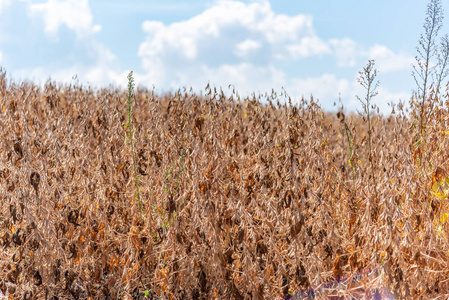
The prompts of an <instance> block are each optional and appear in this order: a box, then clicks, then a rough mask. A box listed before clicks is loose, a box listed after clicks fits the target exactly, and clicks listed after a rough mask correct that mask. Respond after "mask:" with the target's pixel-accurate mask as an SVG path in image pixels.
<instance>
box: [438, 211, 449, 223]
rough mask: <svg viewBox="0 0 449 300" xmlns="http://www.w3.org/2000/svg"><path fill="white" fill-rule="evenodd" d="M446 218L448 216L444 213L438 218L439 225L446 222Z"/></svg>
mask: <svg viewBox="0 0 449 300" xmlns="http://www.w3.org/2000/svg"><path fill="white" fill-rule="evenodd" d="M447 218H448V214H447V213H444V214H443V215H442V216H441V218H440V221H441V223H445V222H446V221H447Z"/></svg>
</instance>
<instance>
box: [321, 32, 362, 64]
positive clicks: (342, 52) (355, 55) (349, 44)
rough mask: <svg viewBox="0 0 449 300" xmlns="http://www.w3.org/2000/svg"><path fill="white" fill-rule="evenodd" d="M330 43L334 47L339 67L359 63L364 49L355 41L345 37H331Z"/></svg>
mask: <svg viewBox="0 0 449 300" xmlns="http://www.w3.org/2000/svg"><path fill="white" fill-rule="evenodd" d="M329 43H330V44H331V45H332V47H333V50H334V53H335V58H336V59H337V66H338V67H354V66H356V65H357V64H358V61H359V57H360V55H361V54H362V49H361V46H360V45H358V44H357V43H356V42H355V41H353V40H351V39H349V38H344V39H342V40H338V39H331V40H330V42H329Z"/></svg>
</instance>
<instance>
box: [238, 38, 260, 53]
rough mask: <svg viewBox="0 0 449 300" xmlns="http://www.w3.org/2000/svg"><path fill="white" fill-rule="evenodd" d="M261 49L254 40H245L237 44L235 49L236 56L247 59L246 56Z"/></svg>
mask: <svg viewBox="0 0 449 300" xmlns="http://www.w3.org/2000/svg"><path fill="white" fill-rule="evenodd" d="M260 47H261V44H260V43H259V42H257V41H254V40H250V39H247V40H244V41H243V42H241V43H239V44H237V46H236V47H235V48H236V49H235V52H234V53H235V55H237V56H239V57H245V56H246V55H248V54H250V53H254V51H256V50H257V49H259V48H260Z"/></svg>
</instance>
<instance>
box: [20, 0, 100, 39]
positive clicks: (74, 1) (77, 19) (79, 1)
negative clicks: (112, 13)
mask: <svg viewBox="0 0 449 300" xmlns="http://www.w3.org/2000/svg"><path fill="white" fill-rule="evenodd" d="M29 11H30V14H31V15H32V16H42V18H43V19H44V23H45V32H46V33H47V34H49V35H52V36H55V35H56V34H57V33H58V31H59V27H60V26H62V25H65V26H66V27H67V28H69V29H71V30H73V31H75V33H76V35H77V36H78V38H82V37H85V36H90V35H92V34H93V33H95V32H98V31H100V30H101V26H100V25H94V24H93V16H92V13H91V11H90V7H89V1H88V0H48V1H47V2H44V3H31V4H30V6H29Z"/></svg>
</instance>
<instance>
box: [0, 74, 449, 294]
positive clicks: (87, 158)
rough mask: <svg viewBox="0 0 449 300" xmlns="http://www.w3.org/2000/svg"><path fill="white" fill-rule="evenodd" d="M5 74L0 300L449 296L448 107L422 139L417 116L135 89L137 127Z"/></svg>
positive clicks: (79, 97) (104, 103) (122, 110)
mask: <svg viewBox="0 0 449 300" xmlns="http://www.w3.org/2000/svg"><path fill="white" fill-rule="evenodd" d="M0 75H1V76H0V110H1V111H0V128H1V130H0V249H1V250H0V292H1V295H2V297H4V298H5V299H6V298H7V297H9V298H10V299H44V298H45V299H281V298H284V299H327V298H329V299H390V298H391V299H393V298H395V299H411V298H414V299H431V298H435V299H437V298H438V297H439V298H438V299H443V298H447V297H448V296H449V280H448V278H449V266H448V261H449V257H448V256H449V252H448V251H449V241H448V237H449V236H448V234H449V233H448V228H449V225H448V212H449V205H448V202H447V201H448V200H447V193H448V191H449V189H448V185H449V184H448V183H449V174H447V173H446V169H447V168H448V166H447V163H448V158H449V153H448V150H449V142H448V137H449V135H448V134H449V132H448V131H449V121H448V113H447V112H448V96H447V95H446V96H445V97H441V98H440V99H438V100H434V101H433V102H432V105H427V106H426V109H427V110H426V111H427V116H428V123H427V126H426V128H425V130H424V131H422V132H421V131H419V130H418V128H419V126H418V122H417V117H416V115H417V112H418V111H419V107H417V106H416V105H414V104H413V102H412V103H411V106H410V108H407V109H406V108H405V107H400V106H399V107H396V108H395V109H396V111H395V113H394V114H392V115H389V116H382V115H378V114H374V115H372V117H371V128H370V127H369V126H368V123H367V120H366V118H364V117H363V116H361V115H358V114H354V113H347V112H345V111H343V110H340V111H338V113H337V112H325V111H323V110H322V109H321V108H320V106H319V105H318V102H316V101H315V100H313V99H310V100H309V99H302V100H300V101H297V102H294V103H291V101H289V99H288V97H287V96H286V95H285V94H275V93H273V94H271V95H260V96H256V95H253V96H251V97H248V98H245V99H243V98H240V99H239V98H238V97H237V96H236V94H232V95H224V94H223V93H220V92H219V91H218V92H217V91H216V90H214V89H212V88H208V89H206V91H205V93H204V94H203V95H199V94H194V93H192V92H189V91H184V90H180V91H178V92H173V93H168V94H164V95H158V94H155V93H154V92H153V91H151V90H146V89H141V88H139V89H137V90H136V92H135V99H134V101H133V103H132V111H133V113H132V114H130V113H129V111H127V108H126V102H127V100H126V99H127V97H128V95H127V92H126V91H125V90H121V89H118V88H113V87H110V88H108V89H93V88H89V87H83V86H77V85H63V84H57V83H55V82H51V81H49V82H47V84H45V86H37V85H35V84H33V83H30V82H19V83H17V82H13V81H8V80H7V77H6V73H5V72H3V71H2V73H1V74H0ZM429 99H430V97H429ZM429 101H431V100H429ZM130 133H131V135H130ZM365 297H366V298H365ZM388 297H389V298H388Z"/></svg>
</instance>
